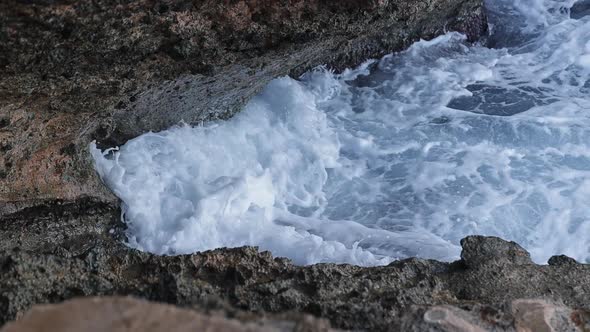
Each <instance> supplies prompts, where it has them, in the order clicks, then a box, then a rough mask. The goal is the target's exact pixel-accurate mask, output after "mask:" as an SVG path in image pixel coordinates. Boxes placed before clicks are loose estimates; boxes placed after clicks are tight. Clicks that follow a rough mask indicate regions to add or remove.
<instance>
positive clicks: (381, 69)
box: [92, 0, 590, 265]
mask: <svg viewBox="0 0 590 332" xmlns="http://www.w3.org/2000/svg"><path fill="white" fill-rule="evenodd" d="M573 4H574V1H549V0H545V1H542V0H526V1H520V0H518V1H517V0H512V1H509V0H502V1H495V0H494V1H492V0H490V1H489V3H488V4H487V7H488V10H489V13H490V20H491V25H490V27H491V31H492V33H491V35H490V37H489V38H488V40H487V43H486V44H485V45H483V43H482V45H468V44H467V43H466V41H465V38H464V36H462V35H460V34H457V33H449V34H446V35H444V36H441V37H439V38H436V39H434V40H431V41H420V42H417V43H415V44H414V45H413V46H412V47H410V49H408V50H407V51H405V52H401V53H397V54H392V55H389V56H386V57H385V58H383V59H381V60H380V61H373V62H367V63H365V64H364V65H362V66H360V67H359V68H356V69H354V70H347V71H345V72H344V73H342V74H339V75H335V74H333V73H330V72H328V71H326V70H323V69H321V68H318V69H317V70H314V71H312V72H310V73H307V74H306V75H304V76H303V77H302V78H301V80H299V81H296V80H293V79H290V78H280V79H277V80H275V81H273V82H272V83H271V84H270V85H269V86H268V87H267V88H266V89H265V90H264V92H262V93H261V94H260V95H259V96H257V97H256V98H254V99H253V100H252V101H251V102H250V103H249V104H248V105H247V107H246V108H245V109H244V110H243V111H242V112H241V113H240V114H238V115H237V116H235V117H234V118H233V119H231V120H229V121H225V122H215V123H210V124H207V125H204V126H199V127H189V126H180V127H176V128H172V129H170V130H167V131H164V132H160V133H148V134H145V135H143V136H140V137H138V138H136V139H133V140H131V141H129V142H128V143H126V144H125V145H123V146H121V147H120V149H117V150H110V151H104V152H102V151H99V150H97V149H96V148H95V147H94V146H93V147H92V153H93V156H94V158H95V161H96V168H97V170H98V172H99V174H100V175H101V177H102V179H103V180H104V181H105V182H106V183H107V185H108V186H109V187H110V188H111V189H112V190H113V191H114V192H115V194H116V195H118V196H119V197H120V198H121V200H122V202H123V211H124V220H125V222H127V224H128V225H129V229H128V239H129V240H128V242H129V245H130V246H132V247H135V248H138V249H141V250H145V251H149V252H154V253H158V254H182V253H191V252H196V251H202V250H207V249H213V248H218V247H236V246H242V245H255V246H259V247H261V248H262V249H267V250H271V251H272V252H273V253H274V254H275V255H280V256H287V257H289V258H292V259H293V260H294V261H295V262H296V263H299V264H311V263H317V262H347V263H354V264H360V265H380V264H387V263H389V262H390V261H392V260H393V259H398V258H405V257H409V256H420V257H426V258H436V259H442V260H451V259H456V258H457V257H458V255H459V247H458V242H459V240H460V239H461V238H462V237H464V236H466V235H469V234H484V235H496V236H500V237H503V238H506V239H510V240H514V241H517V242H519V243H520V244H522V245H523V246H525V247H526V248H527V249H528V250H530V251H531V253H532V255H533V258H534V259H535V260H536V261H537V262H545V261H546V260H547V258H548V257H549V256H551V255H553V254H561V253H563V254H567V255H570V256H573V257H575V258H577V259H579V260H581V261H589V260H590V251H589V250H590V17H588V16H581V17H577V16H576V19H572V18H570V10H569V8H571V7H572V5H573Z"/></svg>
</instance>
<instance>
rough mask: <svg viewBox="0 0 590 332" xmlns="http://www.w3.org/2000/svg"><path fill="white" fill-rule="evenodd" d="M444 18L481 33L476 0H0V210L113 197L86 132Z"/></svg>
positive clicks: (181, 113) (138, 120) (365, 54)
mask: <svg viewBox="0 0 590 332" xmlns="http://www.w3.org/2000/svg"><path fill="white" fill-rule="evenodd" d="M445 29H447V30H448V29H451V30H459V31H463V32H465V33H466V34H467V35H468V36H469V37H470V39H471V40H474V39H476V38H477V37H478V36H480V35H482V34H483V33H485V32H486V29H487V24H486V19H485V14H484V12H483V9H482V0H431V1H423V0H403V1H387V0H329V1H324V0H285V1H270V0H240V1H237V0H223V1H220V0H181V1H170V0H126V1H118V0H95V1H91V2H88V1H73V0H5V1H2V2H0V218H3V216H6V215H10V214H13V213H15V212H18V211H22V210H23V209H26V208H28V207H46V206H55V203H56V202H58V201H59V202H66V203H68V204H72V203H73V204H77V205H80V204H86V205H88V204H97V206H102V205H101V204H102V203H109V204H117V200H116V198H115V197H114V196H113V195H112V194H111V193H110V192H109V191H108V190H107V189H106V188H105V187H104V186H103V185H102V184H101V182H100V180H99V179H98V177H97V176H96V174H95V172H94V170H93V167H92V161H91V160H90V157H89V153H88V144H89V143H90V142H91V141H92V140H97V141H98V143H99V145H100V146H103V147H105V146H112V145H118V144H121V143H124V142H125V141H126V140H127V139H129V138H132V137H135V136H138V135H140V134H142V133H144V132H146V131H150V130H151V131H159V130H163V129H166V128H168V127H170V126H172V125H174V124H177V123H179V122H180V121H184V122H187V123H199V122H201V121H207V120H211V119H222V118H227V117H230V116H231V115H233V114H234V113H235V112H237V111H239V110H240V109H241V108H242V106H243V105H244V104H245V103H246V102H247V101H248V100H249V98H250V97H252V96H253V95H254V94H256V93H257V92H259V91H260V90H261V89H262V88H263V87H264V86H265V85H266V84H267V83H268V82H269V81H270V80H271V79H273V78H275V77H277V76H282V75H288V74H290V75H293V76H298V75H299V74H301V73H303V72H304V71H306V70H308V69H310V68H312V67H315V66H318V65H322V64H327V65H328V66H330V67H333V68H336V69H340V68H344V67H347V66H353V65H356V64H359V63H360V62H362V61H363V60H365V59H367V58H370V57H379V56H381V55H384V54H386V53H388V52H391V51H396V50H401V49H402V48H404V47H405V46H407V45H409V44H410V43H412V42H413V41H415V40H417V39H419V38H432V37H434V36H436V35H439V34H441V33H443V32H444V31H445ZM79 200H81V201H80V202H78V201H79ZM105 212H106V211H105ZM56 213H60V212H56ZM8 218H11V217H8ZM0 222H4V219H0Z"/></svg>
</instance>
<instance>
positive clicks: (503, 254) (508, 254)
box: [461, 236, 533, 268]
mask: <svg viewBox="0 0 590 332" xmlns="http://www.w3.org/2000/svg"><path fill="white" fill-rule="evenodd" d="M461 246H462V247H463V251H462V252H461V259H462V261H463V263H465V265H467V266H468V267H473V268H475V267H479V266H482V265H489V264H515V265H523V264H533V261H532V260H531V256H530V254H529V253H528V252H527V251H526V250H524V248H522V247H521V246H520V245H518V243H516V242H506V241H504V240H502V239H500V238H497V237H485V236H468V237H466V238H464V239H462V240H461Z"/></svg>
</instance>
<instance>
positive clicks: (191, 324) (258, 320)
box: [0, 297, 333, 332]
mask: <svg viewBox="0 0 590 332" xmlns="http://www.w3.org/2000/svg"><path fill="white" fill-rule="evenodd" d="M252 316H253V317H241V319H229V318H226V317H224V316H223V315H221V314H220V313H217V314H215V313H213V314H211V313H203V312H198V311H195V310H188V309H181V308H177V307H175V306H171V305H167V304H160V303H152V302H148V301H144V300H139V299H133V298H125V297H102V298H99V297H95V298H81V299H75V300H71V301H67V302H64V303H62V304H56V305H42V306H35V307H33V308H32V309H31V310H30V311H29V312H27V313H26V314H25V315H24V316H23V317H22V318H21V319H20V320H19V321H17V322H13V323H9V324H7V325H6V326H4V328H2V329H0V331H2V332H34V331H52V332H68V331H72V332H77V331H85V332H99V331H112V332H131V331H137V332H167V331H174V332H189V331H191V332H192V331H210V332H254V331H261V332H279V331H284V332H287V331H293V332H295V331H297V332H303V331H305V332H320V331H321V332H328V331H333V330H332V329H330V325H329V324H328V323H327V322H325V321H323V320H320V319H316V318H313V317H310V316H306V315H297V316H296V317H290V318H289V319H285V318H283V319H282V320H279V319H277V318H278V317H277V318H275V319H269V318H265V317H264V316H254V315H252Z"/></svg>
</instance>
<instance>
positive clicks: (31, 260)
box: [0, 216, 590, 331]
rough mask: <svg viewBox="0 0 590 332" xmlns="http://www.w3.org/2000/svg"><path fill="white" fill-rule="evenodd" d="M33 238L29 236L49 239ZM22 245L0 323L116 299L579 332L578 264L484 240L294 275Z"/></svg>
mask: <svg viewBox="0 0 590 332" xmlns="http://www.w3.org/2000/svg"><path fill="white" fill-rule="evenodd" d="M71 218H72V219H71V223H72V227H74V226H75V224H76V220H75V217H74V216H72V217H71ZM105 226H106V225H105ZM43 227H44V226H43V225H40V226H39V228H35V232H39V233H44V232H48V233H51V230H46V229H45V228H43ZM74 228H77V227H74ZM26 234H28V233H26ZM26 234H25V235H22V236H26ZM22 236H21V237H20V240H21V241H22V240H23V237H22ZM31 237H34V235H31ZM23 243H31V244H32V245H31V246H29V247H27V246H20V247H18V249H17V247H13V248H12V249H10V248H8V247H9V246H5V247H4V249H3V250H2V251H1V252H0V273H1V278H0V322H6V321H9V320H12V319H14V318H17V317H21V316H22V315H23V313H24V312H26V311H27V310H28V309H29V308H31V307H32V306H33V305H34V304H38V303H55V302H60V301H63V300H65V299H69V298H72V297H79V296H96V295H115V294H116V295H133V296H138V297H142V298H145V299H149V300H154V301H159V302H166V303H173V304H177V305H180V306H182V307H192V308H199V309H200V310H207V311H211V310H218V311H223V312H225V313H226V315H229V316H232V317H239V316H240V315H241V314H243V313H244V312H258V313H259V312H266V313H286V312H301V313H306V314H311V315H314V316H318V317H322V318H325V319H327V320H329V321H330V323H331V324H332V326H333V327H335V328H342V329H363V330H369V331H397V330H409V331H411V330H415V331H424V330H429V329H430V330H433V331H434V330H436V331H440V330H446V331H457V330H461V329H462V328H463V330H465V331H467V330H469V329H467V330H466V329H464V328H466V326H470V324H471V325H472V326H473V327H474V328H473V329H471V330H470V331H475V330H476V329H475V327H477V328H479V329H483V330H515V329H517V330H519V331H527V330H526V329H522V328H521V329H518V328H519V326H528V327H530V328H529V330H530V331H543V329H541V330H539V329H536V328H533V327H534V326H541V325H543V324H545V325H546V326H549V327H551V328H553V329H555V330H558V331H561V330H567V329H565V328H562V327H563V326H569V327H574V326H579V327H584V326H588V324H590V312H589V311H588V310H590V302H589V301H588V298H590V266H589V265H584V264H579V263H577V262H575V261H574V260H572V259H564V257H555V258H552V259H551V262H552V263H551V264H550V265H536V264H533V263H532V262H531V261H530V259H528V253H527V252H526V251H525V250H524V249H522V248H521V247H520V246H519V245H518V244H516V243H513V242H506V241H503V240H501V239H498V238H493V237H480V236H474V237H468V238H466V239H465V240H463V242H462V244H463V254H462V257H463V258H462V259H461V260H460V261H456V262H453V263H442V262H437V261H432V260H422V259H407V260H403V261H397V262H394V263H392V264H390V265H388V266H383V267H373V268H362V267H358V266H351V265H335V264H318V265H313V266H304V267H301V266H294V265H292V264H291V263H290V262H289V261H288V260H286V259H281V258H273V257H272V256H271V254H270V253H268V252H262V253H260V252H258V251H257V250H256V248H251V247H246V248H237V249H218V250H214V251H209V252H204V253H199V254H194V255H185V256H175V257H170V256H155V255H151V254H147V253H142V252H138V251H135V250H132V249H129V248H127V247H125V246H124V245H122V244H121V243H120V242H118V241H115V240H113V239H112V238H111V237H108V236H102V237H101V236H99V235H97V236H95V237H94V238H93V241H89V240H88V238H81V239H77V238H75V237H74V238H71V239H69V241H59V240H54V241H53V242H51V241H48V240H46V241H45V242H43V238H40V237H37V238H35V240H31V241H23ZM62 243H68V245H63V244H62ZM527 299H540V300H527ZM527 301H528V302H527ZM519 324H520V325H519ZM523 324H524V325H523ZM527 324H528V325H527ZM530 324H537V325H530ZM538 324H541V325H538ZM560 324H561V325H560ZM545 325H543V326H545ZM545 330H547V331H550V330H551V329H545ZM570 330H571V329H570Z"/></svg>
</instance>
